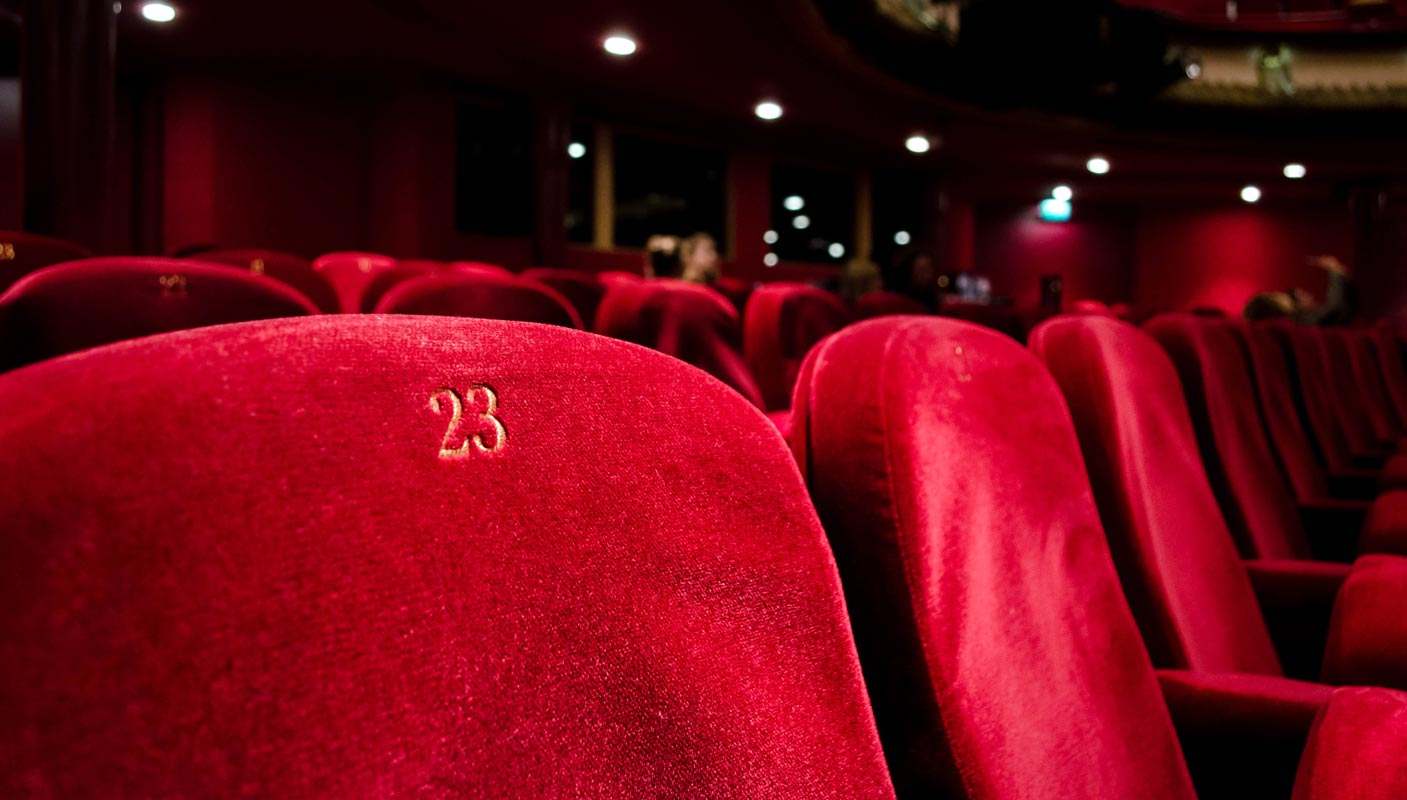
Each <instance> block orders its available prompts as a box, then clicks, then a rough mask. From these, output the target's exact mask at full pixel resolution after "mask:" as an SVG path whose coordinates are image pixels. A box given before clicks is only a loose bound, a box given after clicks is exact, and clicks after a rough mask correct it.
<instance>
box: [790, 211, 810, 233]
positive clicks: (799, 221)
mask: <svg viewBox="0 0 1407 800" xmlns="http://www.w3.org/2000/svg"><path fill="white" fill-rule="evenodd" d="M791 226H792V227H793V228H796V229H797V230H799V231H804V230H806V229H807V228H809V227H811V218H810V217H808V216H806V215H805V214H798V215H797V216H796V218H795V219H793V220H792V221H791Z"/></svg>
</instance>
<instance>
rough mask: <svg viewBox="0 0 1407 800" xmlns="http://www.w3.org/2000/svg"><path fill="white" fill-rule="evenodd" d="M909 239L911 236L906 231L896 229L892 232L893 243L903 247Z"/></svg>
mask: <svg viewBox="0 0 1407 800" xmlns="http://www.w3.org/2000/svg"><path fill="white" fill-rule="evenodd" d="M911 240H912V237H910V236H909V232H908V231H897V232H896V233H895V234H894V244H897V245H899V246H900V247H903V246H904V245H906V244H908V243H909V242H910V241H911Z"/></svg>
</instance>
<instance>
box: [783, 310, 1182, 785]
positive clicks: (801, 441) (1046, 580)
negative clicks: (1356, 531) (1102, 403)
mask: <svg viewBox="0 0 1407 800" xmlns="http://www.w3.org/2000/svg"><path fill="white" fill-rule="evenodd" d="M793 408H794V414H795V423H796V429H795V431H794V432H793V436H792V441H793V447H794V449H795V450H796V452H797V457H798V460H799V461H800V463H801V464H802V466H803V470H804V471H805V473H806V475H807V482H808V485H809V487H810V489H811V496H812V498H813V500H814V501H815V503H816V507H817V510H818V512H819V513H820V516H821V521H822V524H823V525H824V527H825V529H826V533H827V535H828V536H829V538H830V542H831V547H832V549H833V550H834V552H835V555H836V560H837V562H838V565H839V567H840V573H841V578H842V583H843V584H844V586H845V592H846V600H847V602H848V605H849V608H850V615H851V619H852V621H853V625H854V628H855V636H856V641H857V644H858V645H859V648H860V660H861V664H862V667H863V669H864V671H865V674H866V677H867V679H868V684H869V686H870V690H871V699H872V701H873V703H874V707H875V715H876V718H877V720H878V722H879V726H880V737H881V739H882V740H883V742H884V748H885V753H886V755H887V757H888V759H889V764H890V769H891V772H892V774H893V776H894V780H895V786H896V788H897V789H898V790H899V795H900V796H901V797H965V798H990V799H994V800H1000V799H1002V798H1011V799H1012V800H1015V798H1051V799H1052V800H1053V799H1054V798H1061V799H1062V800H1063V799H1064V798H1073V797H1107V798H1113V797H1163V798H1191V797H1192V796H1193V792H1192V787H1191V785H1190V781H1189V779H1188V776H1187V772H1186V769H1185V767H1184V765H1183V763H1182V756H1181V752H1180V749H1179V746H1178V742H1177V739H1176V736H1175V735H1174V732H1173V728H1172V724H1171V722H1170V720H1169V717H1168V712H1167V709H1166V707H1165V706H1164V704H1163V700H1162V697H1161V695H1160V693H1159V689H1158V685H1157V682H1156V680H1155V678H1154V674H1153V669H1152V665H1151V664H1150V662H1149V659H1148V655H1147V653H1146V652H1145V651H1144V649H1143V646H1142V643H1141V642H1140V641H1139V636H1138V630H1137V628H1136V626H1135V624H1134V621H1133V618H1132V617H1131V615H1130V613H1129V609H1128V606H1127V604H1126V603H1125V600H1124V597H1123V594H1122V593H1121V591H1120V588H1119V583H1118V579H1117V577H1116V575H1115V572H1114V568H1113V565H1112V564H1111V562H1110V557H1109V551H1108V548H1107V546H1106V544H1105V542H1104V538H1103V535H1102V533H1101V532H1100V526H1099V519H1098V515H1097V512H1096V510H1095V507H1094V501H1093V499H1092V497H1091V495H1090V488H1089V482H1088V480H1087V479H1086V478H1085V469H1084V464H1083V462H1082V460H1081V457H1080V451H1079V444H1078V442H1077V441H1076V440H1075V436H1074V433H1073V431H1072V430H1071V426H1070V418H1069V415H1068V413H1067V412H1066V410H1065V406H1064V402H1063V401H1062V399H1061V397H1060V393H1059V389H1058V388H1057V387H1056V386H1055V383H1054V382H1053V381H1052V380H1051V378H1050V375H1049V374H1048V373H1047V372H1046V371H1045V370H1044V369H1043V368H1042V367H1041V365H1040V364H1039V363H1038V362H1037V361H1036V359H1035V358H1033V357H1032V356H1031V354H1030V353H1029V352H1027V351H1026V350H1024V349H1023V348H1022V347H1021V346H1020V345H1018V344H1017V343H1016V342H1014V341H1012V340H1011V339H1010V338H1008V337H1006V336H1003V335H1001V334H999V333H997V332H995V331H991V330H988V329H986V328H981V327H978V326H975V325H971V324H968V323H963V322H957V321H954V320H945V319H938V318H924V319H919V318H913V317H907V318H890V319H883V320H873V321H870V322H865V323H861V324H858V325H854V326H851V327H849V328H847V329H845V330H844V331H841V332H840V333H838V334H836V335H835V336H832V337H830V338H828V339H826V340H825V341H823V342H822V343H821V344H819V345H818V346H817V347H816V349H815V350H814V351H812V354H811V356H810V357H809V358H808V359H807V361H806V365H805V367H804V368H803V370H802V375H801V378H800V381H799V382H798V384H797V391H796V400H795V404H794V407H793Z"/></svg>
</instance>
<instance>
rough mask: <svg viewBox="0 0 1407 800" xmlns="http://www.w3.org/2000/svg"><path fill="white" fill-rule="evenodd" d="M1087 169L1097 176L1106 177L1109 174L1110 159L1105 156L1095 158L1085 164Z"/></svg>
mask: <svg viewBox="0 0 1407 800" xmlns="http://www.w3.org/2000/svg"><path fill="white" fill-rule="evenodd" d="M1085 169H1087V170H1089V171H1090V172H1093V173H1094V174H1095V175H1106V174H1108V172H1109V159H1107V158H1105V157H1104V156H1094V157H1092V158H1090V160H1089V161H1086V162H1085Z"/></svg>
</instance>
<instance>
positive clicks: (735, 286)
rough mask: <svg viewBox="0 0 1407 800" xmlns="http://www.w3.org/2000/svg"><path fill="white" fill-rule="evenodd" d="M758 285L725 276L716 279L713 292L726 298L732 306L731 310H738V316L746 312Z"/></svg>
mask: <svg viewBox="0 0 1407 800" xmlns="http://www.w3.org/2000/svg"><path fill="white" fill-rule="evenodd" d="M757 288H758V284H756V283H753V282H752V281H745V280H743V279H742V278H731V277H729V276H727V275H724V276H723V277H721V278H719V279H718V282H717V283H715V284H713V290H714V291H715V292H718V293H719V294H721V295H723V296H724V297H726V298H728V302H730V303H732V304H733V308H736V309H737V310H738V314H739V315H741V314H744V313H746V312H747V304H748V301H750V300H751V299H752V293H753V292H754V291H756V290H757Z"/></svg>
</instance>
